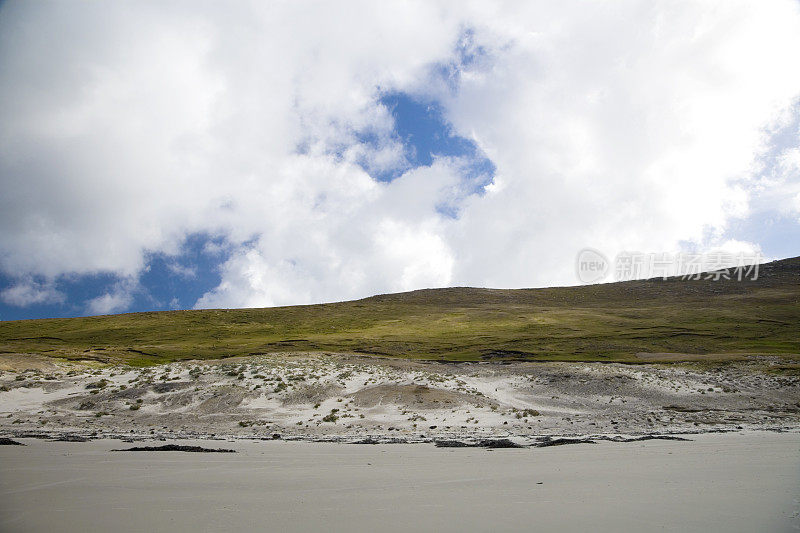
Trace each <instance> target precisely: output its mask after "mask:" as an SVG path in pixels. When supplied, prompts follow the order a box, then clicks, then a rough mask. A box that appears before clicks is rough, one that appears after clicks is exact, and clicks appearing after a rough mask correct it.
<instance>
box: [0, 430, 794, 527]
mask: <svg viewBox="0 0 800 533" xmlns="http://www.w3.org/2000/svg"><path fill="white" fill-rule="evenodd" d="M692 439H693V440H692V441H691V442H671V441H647V442H637V443H625V444H622V443H611V442H601V443H598V444H577V445H571V446H559V447H552V448H543V449H504V450H491V451H490V450H485V449H480V448H456V449H453V448H447V449H444V448H436V447H434V446H433V445H430V444H395V445H350V444H341V443H335V444H334V443H311V442H283V441H261V442H254V441H194V442H195V443H201V444H203V445H205V446H209V445H212V444H213V447H225V448H232V449H235V450H236V451H237V453H229V454H223V453H181V452H114V451H110V450H112V449H115V448H121V447H124V444H123V445H121V443H120V442H119V441H114V440H96V441H90V442H82V443H68V442H48V441H43V440H37V439H20V441H21V442H23V443H24V444H26V446H2V447H0V463H2V465H3V467H2V474H1V475H0V529H2V530H3V531H9V532H24V531H28V532H37V531H63V532H72V531H74V532H84V531H119V532H126V531H172V532H181V531H318V530H327V531H351V532H352V531H377V530H383V531H409V530H416V531H432V530H438V531H489V530H492V531H520V530H539V531H556V530H558V531H589V530H593V531H727V532H734V531H742V532H752V531H792V530H797V529H798V528H800V514H799V513H800V503H799V502H800V434H797V433H774V432H745V433H739V434H704V435H695V436H693V437H692ZM188 442H192V441H188ZM156 444H163V442H161V441H158V442H156Z"/></svg>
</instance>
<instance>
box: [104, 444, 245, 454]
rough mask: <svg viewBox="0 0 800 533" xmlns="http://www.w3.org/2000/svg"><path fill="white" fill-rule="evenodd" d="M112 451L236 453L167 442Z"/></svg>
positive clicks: (223, 449)
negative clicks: (160, 444) (159, 444)
mask: <svg viewBox="0 0 800 533" xmlns="http://www.w3.org/2000/svg"><path fill="white" fill-rule="evenodd" d="M111 451H112V452H196V453H236V450H228V449H225V448H216V449H215V448H203V447H202V446H182V445H180V444H165V445H163V446H134V447H133V448H125V449H124V450H120V449H117V450H111Z"/></svg>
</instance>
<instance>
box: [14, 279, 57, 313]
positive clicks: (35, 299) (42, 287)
mask: <svg viewBox="0 0 800 533" xmlns="http://www.w3.org/2000/svg"><path fill="white" fill-rule="evenodd" d="M65 298H66V297H65V295H64V294H63V293H62V292H59V291H58V290H57V289H56V288H55V287H54V286H53V285H52V284H48V283H37V282H36V281H33V280H32V279H25V280H22V281H19V282H17V283H16V284H14V285H12V286H11V287H9V288H7V289H5V290H3V291H2V292H0V300H2V301H3V302H5V303H7V304H10V305H15V306H18V307H27V306H29V305H34V304H42V303H47V304H51V303H61V302H63V301H64V300H65Z"/></svg>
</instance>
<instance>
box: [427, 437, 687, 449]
mask: <svg viewBox="0 0 800 533" xmlns="http://www.w3.org/2000/svg"><path fill="white" fill-rule="evenodd" d="M600 440H603V441H609V442H641V441H644V440H677V441H690V440H691V439H686V438H683V437H676V436H673V435H642V436H639V437H623V436H621V435H616V436H613V437H609V436H605V435H601V436H596V437H576V438H570V437H555V438H554V437H541V438H540V439H539V440H538V441H536V442H534V443H532V444H530V445H525V444H517V443H516V442H513V441H511V440H509V439H483V440H479V441H476V442H471V441H463V440H437V441H434V444H435V445H436V447H437V448H528V447H531V448H546V447H548V446H564V445H566V444H597V441H600Z"/></svg>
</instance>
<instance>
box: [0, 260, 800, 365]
mask: <svg viewBox="0 0 800 533" xmlns="http://www.w3.org/2000/svg"><path fill="white" fill-rule="evenodd" d="M734 277H735V276H734ZM317 351H328V352H346V353H356V354H358V353H361V354H372V355H384V356H395V357H407V358H416V359H434V360H462V361H465V360H497V359H514V360H562V361H569V360H576V361H641V360H661V359H663V360H674V359H676V358H677V359H698V358H699V359H712V360H722V359H730V358H737V357H742V356H746V355H752V354H766V355H786V356H791V357H797V356H798V354H800V258H793V259H786V260H782V261H776V262H773V263H769V264H766V265H762V266H761V269H760V272H759V278H758V279H757V280H755V281H752V280H750V281H736V280H735V279H733V280H724V279H723V280H719V281H713V280H707V279H702V280H681V279H679V278H670V279H667V280H662V279H654V280H646V281H630V282H621V283H609V284H603V285H590V286H583V287H559V288H545V289H514V290H500V289H476V288H447V289H427V290H418V291H413V292H407V293H399V294H386V295H379V296H373V297H370V298H366V299H363V300H356V301H351V302H341V303H332V304H321V305H307V306H292V307H276V308H266V309H231V310H202V311H164V312H153V313H135V314H125V315H111V316H99V317H87V318H69V319H47V320H25V321H13V322H0V355H2V354H5V355H8V354H40V355H47V356H54V357H63V358H69V359H89V360H98V361H103V362H127V363H130V364H135V365H148V364H155V363H163V362H167V361H175V360H184V359H208V358H223V357H230V356H237V355H239V356H241V355H256V354H266V353H276V352H317ZM643 354H659V355H649V356H648V355H643ZM661 354H663V355H661ZM670 354H684V355H678V356H676V355H670ZM643 358H644V359H643Z"/></svg>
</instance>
